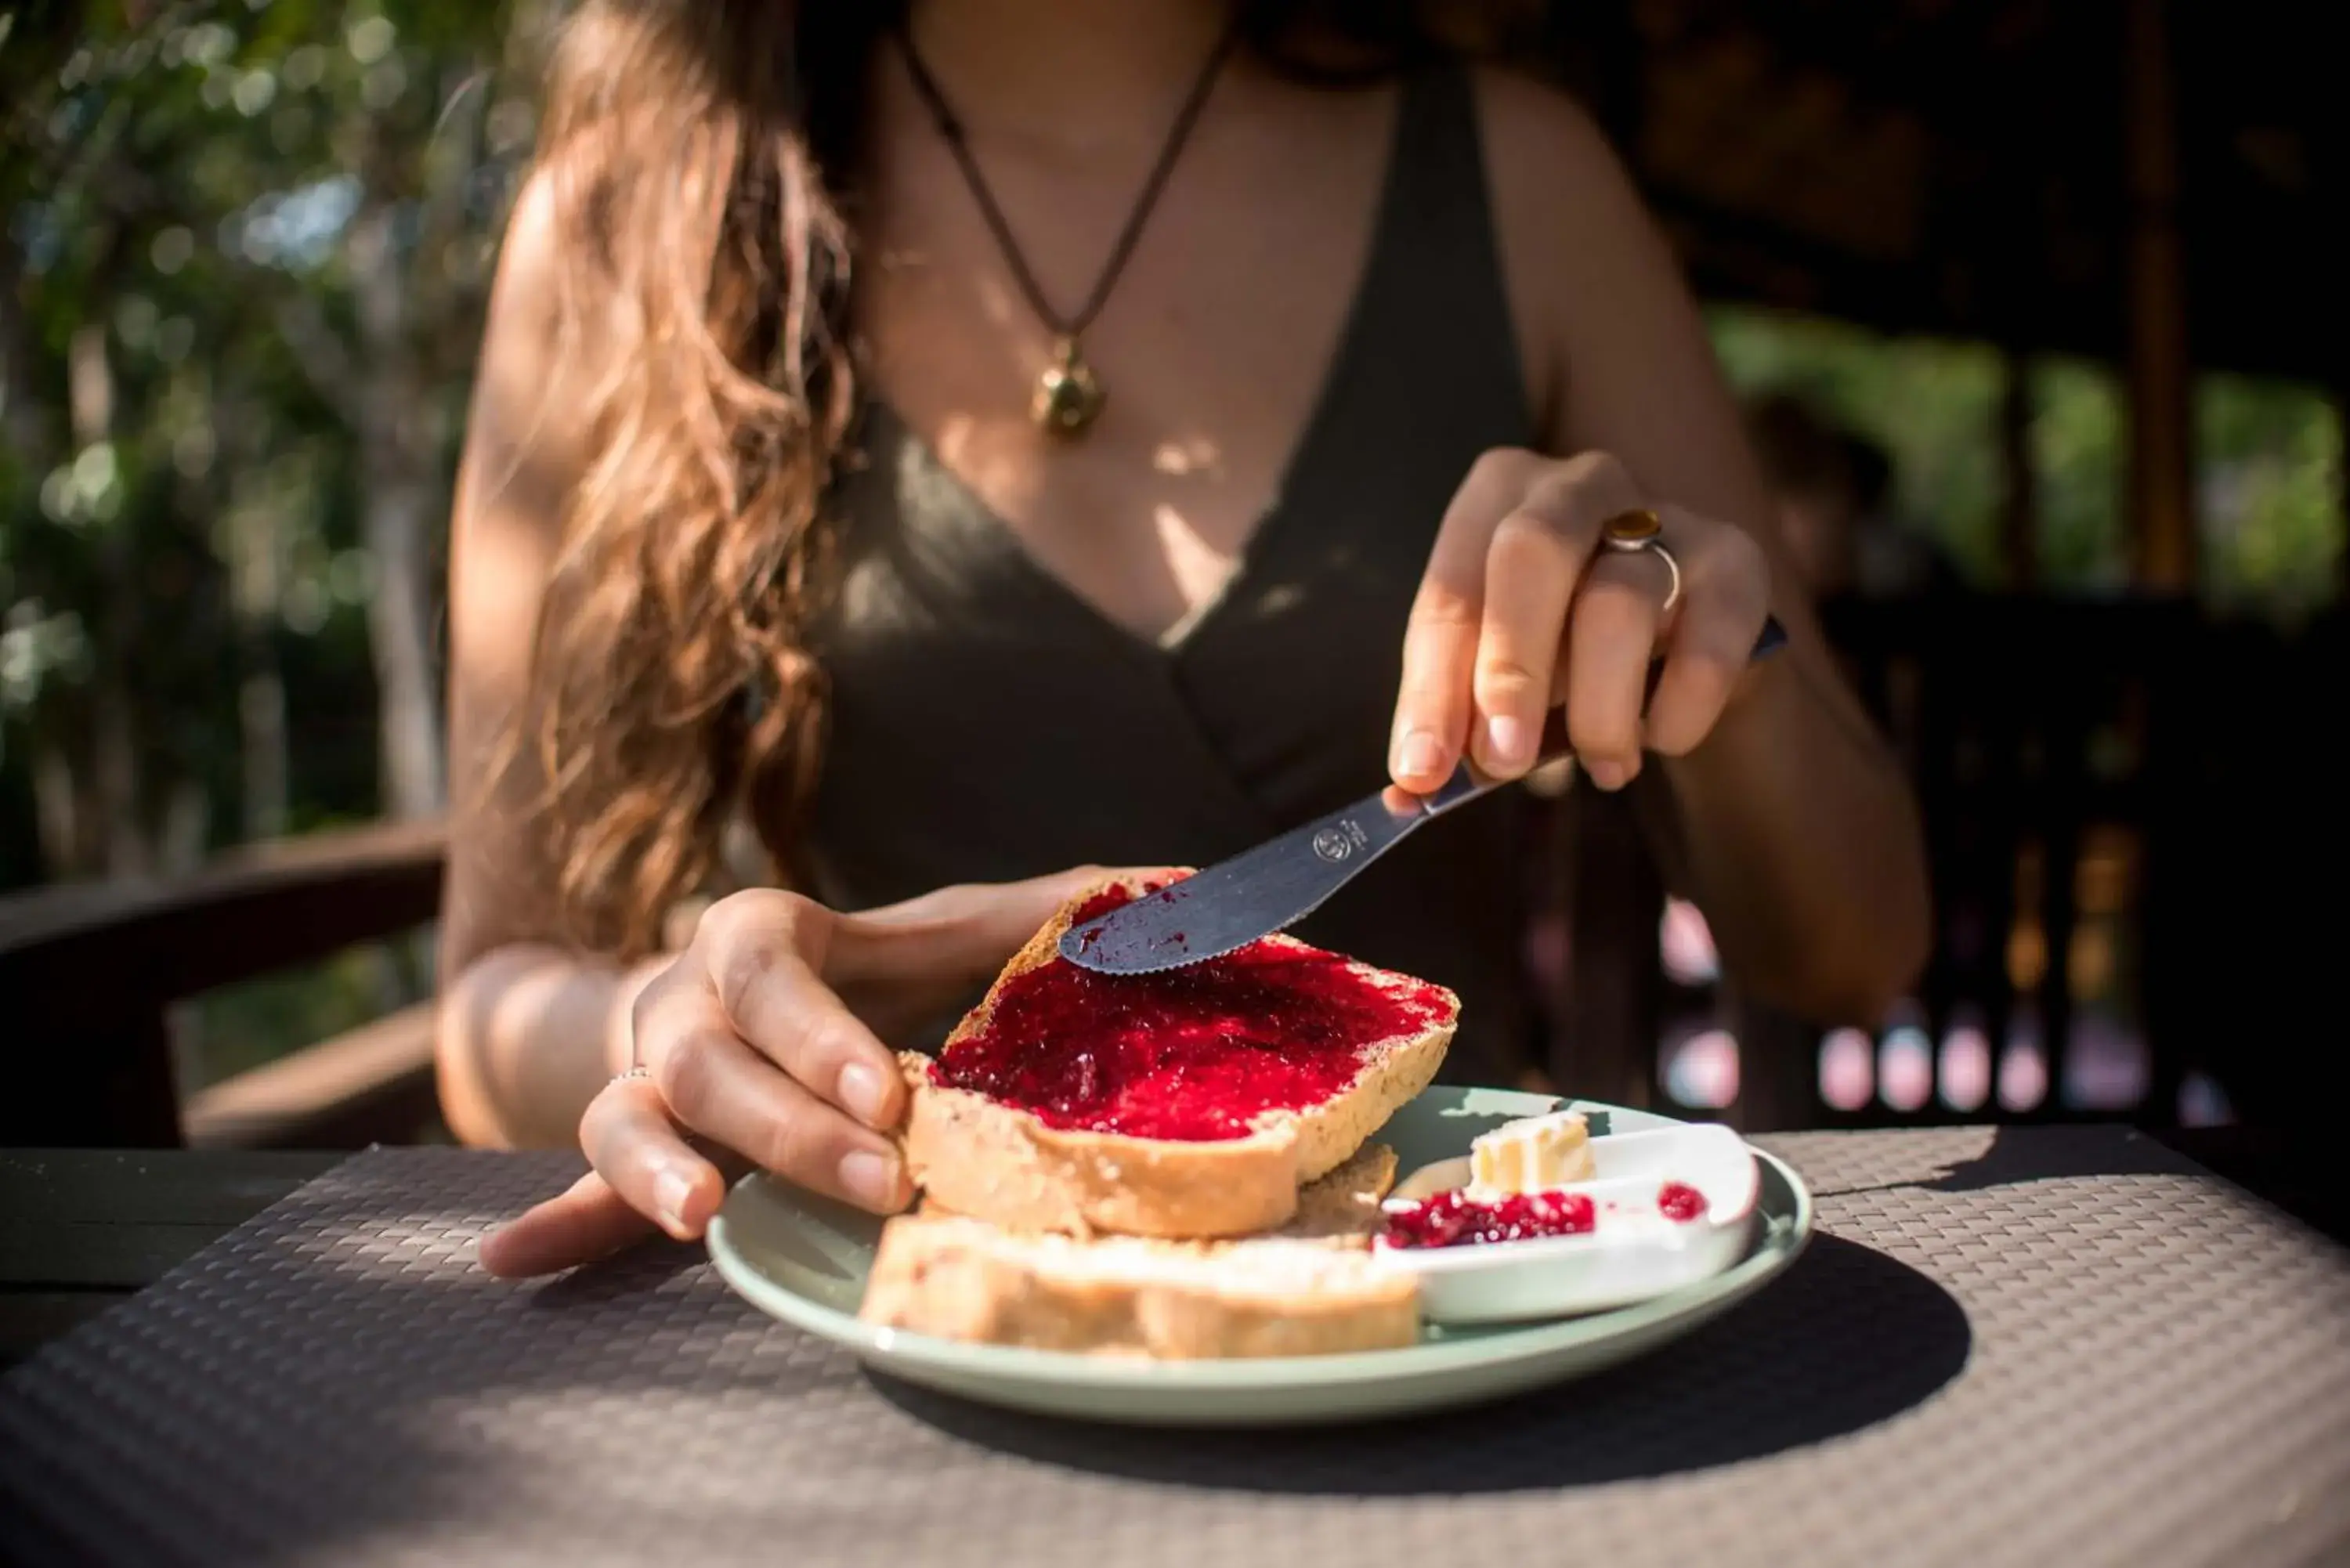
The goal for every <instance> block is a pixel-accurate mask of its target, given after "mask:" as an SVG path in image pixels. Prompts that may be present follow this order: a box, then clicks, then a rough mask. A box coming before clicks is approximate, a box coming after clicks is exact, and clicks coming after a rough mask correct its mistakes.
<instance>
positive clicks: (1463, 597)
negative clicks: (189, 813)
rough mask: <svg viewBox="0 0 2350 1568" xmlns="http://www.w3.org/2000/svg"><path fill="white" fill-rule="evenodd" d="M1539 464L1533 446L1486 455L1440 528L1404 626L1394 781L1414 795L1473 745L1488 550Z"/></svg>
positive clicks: (1440, 778) (1391, 761)
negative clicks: (1472, 712) (1528, 449)
mask: <svg viewBox="0 0 2350 1568" xmlns="http://www.w3.org/2000/svg"><path fill="white" fill-rule="evenodd" d="M1540 462H1541V460H1540V459H1539V458H1536V457H1535V456H1534V454H1532V453H1530V452H1516V451H1509V450H1503V451H1495V452H1487V453H1486V454H1485V455H1484V456H1482V457H1481V458H1479V459H1478V460H1477V462H1476V464H1475V465H1474V466H1473V467H1472V468H1471V469H1470V471H1469V477H1468V478H1467V479H1466V480H1464V481H1463V482H1462V483H1461V489H1460V491H1459V492H1458V493H1455V494H1454V496H1453V498H1452V504H1451V506H1449V507H1447V508H1446V509H1445V514H1444V521H1443V523H1442V524H1441V525H1440V527H1439V528H1438V530H1437V534H1436V543H1435V545H1434V546H1433V547H1432V548H1431V549H1430V552H1429V560H1428V570H1427V572H1426V573H1425V575H1423V576H1422V577H1421V578H1420V584H1419V594H1418V595H1417V596H1416V597H1414V599H1413V601H1412V607H1411V618H1410V620H1409V622H1408V623H1407V624H1406V625H1405V628H1404V636H1403V679H1402V682H1401V684H1400V686H1399V689H1398V691H1397V695H1396V718H1395V732H1394V741H1393V742H1392V744H1391V746H1390V748H1389V753H1388V771H1389V773H1390V774H1392V776H1393V777H1394V779H1395V782H1396V783H1397V784H1400V785H1401V786H1402V787H1403V788H1405V789H1407V790H1409V791H1412V792H1413V793H1415V794H1426V793H1427V792H1429V791H1430V790H1432V789H1434V788H1436V787H1437V786H1438V785H1439V784H1442V783H1443V782H1444V781H1445V779H1446V778H1447V777H1449V776H1450V775H1451V772H1452V769H1453V766H1454V764H1455V763H1458V762H1459V761H1460V758H1461V749H1462V747H1463V745H1464V744H1465V743H1466V742H1467V739H1468V733H1469V719H1470V709H1471V701H1472V700H1473V692H1472V691H1471V685H1472V680H1473V677H1474V674H1475V670H1476V662H1477V632H1478V625H1479V622H1480V620H1481V619H1482V615H1483V612H1484V597H1485V556H1486V553H1487V550H1488V547H1489V546H1490V545H1491V544H1492V537H1493V531H1494V529H1495V528H1496V527H1498V526H1499V525H1500V524H1501V521H1502V519H1503V517H1505V516H1507V515H1508V514H1509V513H1510V512H1511V510H1512V509H1513V507H1515V506H1516V505H1517V504H1518V502H1519V501H1520V500H1521V499H1522V498H1523V496H1524V494H1525V492H1526V487H1527V483H1528V482H1529V480H1530V479H1531V478H1532V476H1533V474H1534V471H1535V469H1536V468H1537V467H1538V466H1539V464H1540Z"/></svg>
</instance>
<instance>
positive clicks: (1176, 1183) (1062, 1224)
mask: <svg viewBox="0 0 2350 1568" xmlns="http://www.w3.org/2000/svg"><path fill="white" fill-rule="evenodd" d="M1116 885H1118V884H1104V887H1105V888H1107V887H1110V886H1116ZM1127 887H1128V891H1130V892H1139V891H1140V889H1139V888H1138V887H1135V886H1133V885H1131V884H1128V885H1127ZM1102 890H1103V889H1102V888H1094V889H1089V890H1088V891H1087V893H1086V894H1084V895H1082V896H1081V897H1079V898H1074V899H1072V900H1070V902H1069V903H1068V904H1067V905H1066V906H1065V907H1064V908H1063V909H1061V910H1060V912H1059V913H1058V914H1057V915H1055V917H1054V919H1052V920H1051V921H1049V922H1048V923H1047V924H1046V925H1045V929H1043V930H1041V931H1039V932H1037V933H1036V936H1035V939H1034V940H1031V941H1030V942H1029V944H1028V945H1027V946H1026V947H1025V948H1024V949H1022V950H1021V951H1020V953H1019V954H1018V955H1017V956H1016V957H1014V959H1013V961H1012V962H1011V963H1009V964H1008V965H1006V966H1005V968H1004V971H1003V975H1002V976H1001V977H999V978H998V980H997V981H996V984H995V987H994V989H993V990H991V991H990V992H989V994H988V997H987V999H986V1000H984V1001H983V1002H981V1003H980V1004H979V1006H978V1007H976V1008H974V1009H973V1010H972V1013H971V1015H970V1016H969V1017H968V1018H966V1019H964V1020H963V1022H962V1024H961V1025H960V1026H958V1027H957V1029H956V1030H955V1032H954V1033H952V1034H951V1035H950V1036H949V1037H948V1039H947V1048H948V1049H951V1048H952V1047H953V1045H954V1044H955V1042H956V1041H958V1040H961V1039H962V1038H964V1037H965V1036H967V1035H969V1034H972V1033H976V1032H977V1031H979V1030H980V1029H983V1028H984V1027H985V1026H986V1023H987V1021H988V1018H989V1016H990V1012H991V1008H992V1005H993V1002H994V999H995V997H996V995H997V994H998V992H1000V991H1001V990H1002V988H1003V985H1004V984H1005V983H1006V982H1007V981H1011V980H1013V979H1014V978H1015V977H1017V976H1019V975H1021V974H1023V973H1025V972H1026V971H1029V970H1031V969H1034V968H1036V967H1037V966H1039V965H1041V964H1045V963H1052V962H1057V961H1060V960H1059V958H1058V949H1057V944H1058V942H1059V940H1060V937H1061V933H1062V932H1063V931H1065V930H1066V929H1068V927H1069V926H1070V924H1071V923H1072V921H1073V919H1074V917H1075V916H1076V912H1077V910H1078V909H1082V908H1083V907H1084V906H1085V905H1086V903H1087V901H1089V900H1090V899H1091V898H1094V897H1095V896H1097V894H1098V893H1099V892H1101V891H1102ZM1266 940H1268V941H1271V942H1274V943H1285V944H1289V945H1292V946H1295V947H1297V948H1299V949H1300V950H1306V949H1305V944H1303V943H1298V942H1295V941H1293V940H1292V939H1290V938H1287V937H1279V936H1276V937H1271V938H1268V939H1266ZM1354 968H1355V970H1356V971H1357V973H1359V974H1360V975H1362V976H1363V977H1365V978H1366V979H1367V980H1369V981H1371V982H1372V983H1374V984H1376V985H1379V986H1381V987H1382V988H1390V989H1392V988H1401V987H1405V986H1414V985H1417V984H1418V983H1419V982H1416V981H1411V980H1409V978H1407V977H1405V976H1401V975H1394V974H1389V973H1388V972H1387V971H1381V970H1377V969H1373V968H1372V967H1370V966H1369V965H1367V964H1357V965H1355V966H1354ZM1439 989H1440V988H1439ZM1440 996H1441V998H1442V1000H1443V1003H1444V1005H1443V1010H1442V1013H1441V1016H1440V1020H1439V1021H1438V1022H1437V1023H1433V1024H1431V1025H1430V1026H1429V1027H1427V1028H1425V1029H1422V1030H1419V1032H1417V1033H1412V1034H1408V1035H1399V1036H1397V1037H1394V1038H1391V1039H1387V1040H1381V1041H1377V1042H1373V1043H1371V1044H1369V1045H1367V1048H1366V1049H1365V1050H1364V1051H1363V1054H1362V1064H1361V1067H1360V1069H1359V1070H1358V1071H1357V1074H1356V1075H1355V1077H1354V1079H1353V1081H1352V1082H1350V1083H1349V1084H1347V1085H1346V1086H1345V1087H1344V1088H1343V1089H1341V1090H1340V1091H1339V1092H1338V1093H1336V1094H1335V1095H1332V1096H1329V1097H1328V1098H1326V1099H1325V1100H1323V1101H1321V1102H1319V1103H1317V1104H1315V1105H1313V1106H1306V1107H1305V1108H1304V1109H1301V1110H1273V1111H1266V1112H1263V1113H1262V1114H1261V1115H1259V1116H1257V1117H1256V1118H1255V1120H1254V1122H1253V1124H1252V1127H1251V1130H1250V1132H1249V1133H1248V1134H1247V1135H1246V1136H1245V1137H1237V1138H1227V1139H1222V1140H1217V1141H1212V1142H1191V1141H1184V1140H1177V1139H1168V1138H1154V1137H1134V1136H1131V1135H1128V1134H1123V1133H1109V1132H1093V1131H1074V1130H1069V1129H1066V1128H1059V1127H1051V1126H1048V1125H1047V1124H1046V1123H1045V1121H1044V1120H1043V1119H1042V1118H1040V1117H1038V1116H1036V1115H1035V1114H1034V1113H1033V1112H1030V1111H1028V1110H1025V1109H1024V1108H1022V1107H1020V1106H1014V1105H1010V1104H1007V1103H1004V1102H1003V1101H999V1100H995V1099H992V1098H990V1097H988V1096H984V1095H981V1094H977V1093H974V1092H972V1091H970V1090H966V1089H957V1088H950V1087H947V1086H944V1085H941V1084H939V1083H938V1082H937V1081H936V1079H935V1078H934V1077H933V1075H932V1072H931V1060H930V1058H928V1057H926V1056H922V1055H919V1054H914V1053H907V1054H905V1055H904V1056H903V1057H902V1058H901V1061H902V1064H903V1066H904V1070H905V1074H906V1078H907V1082H908V1084H909V1085H910V1087H911V1089H912V1105H911V1106H910V1110H909V1111H908V1114H907V1120H906V1131H905V1149H906V1163H907V1167H908V1169H909V1171H910V1174H911V1175H912V1177H913V1179H914V1181H915V1183H916V1184H917V1185H918V1186H920V1188H921V1189H922V1190H923V1192H924V1193H925V1194H926V1196H928V1197H929V1198H931V1199H935V1200H936V1202H937V1203H938V1204H939V1205H940V1206H941V1207H943V1208H945V1209H947V1210H951V1211H952V1212H953V1213H955V1214H957V1215H961V1216H968V1217H970V1218H972V1219H976V1220H986V1221H989V1222H991V1223H993V1224H994V1225H997V1226H1000V1227H1002V1228H1003V1229H1004V1230H1007V1231H1058V1232H1063V1233H1066V1234H1072V1235H1089V1234H1093V1233H1095V1232H1102V1231H1107V1232H1111V1233H1122V1234H1128V1235H1135V1236H1159V1237H1176V1238H1187V1239H1199V1238H1213V1237H1233V1236H1246V1235H1252V1234H1255V1233H1259V1232H1263V1231H1272V1230H1275V1229H1278V1228H1279V1227H1281V1226H1283V1225H1284V1224H1286V1223H1287V1222H1288V1221H1289V1220H1291V1219H1292V1217H1293V1216H1294V1215H1295V1213H1296V1211H1297V1203H1298V1189H1299V1188H1300V1187H1301V1186H1303V1185H1305V1184H1306V1183H1309V1182H1311V1181H1313V1180H1315V1179H1316V1178H1318V1177H1320V1176H1322V1175H1324V1174H1326V1172H1329V1171H1331V1170H1334V1169H1336V1168H1337V1167H1339V1166H1340V1165H1342V1164H1344V1163H1345V1162H1346V1161H1347V1159H1348V1158H1351V1157H1352V1156H1353V1155H1354V1154H1355V1153H1356V1152H1357V1150H1358V1149H1360V1148H1361V1147H1363V1145H1364V1143H1365V1142H1366V1141H1367V1139H1368V1138H1369V1137H1370V1136H1371V1135H1372V1134H1373V1133H1375V1132H1377V1131H1378V1129H1379V1128H1380V1127H1382V1126H1384V1125H1385V1124H1386V1122H1387V1120H1388V1117H1389V1116H1393V1115H1394V1114H1395V1112H1396V1110H1397V1109H1398V1108H1399V1106H1402V1105H1403V1104H1404V1103H1405V1102H1406V1101H1408V1100H1409V1099H1410V1098H1411V1097H1412V1096H1415V1095H1417V1094H1419V1092H1420V1090H1422V1089H1424V1088H1426V1087H1427V1086H1428V1085H1429V1084H1430V1081H1431V1080H1432V1079H1434V1077H1435V1076H1436V1070H1437V1068H1438V1067H1439V1066H1440V1064H1442V1062H1443V1060H1444V1053H1445V1050H1446V1048H1447V1047H1448V1046H1449V1045H1450V1044H1451V1040H1452V1032H1453V1028H1454V1025H1455V1023H1456V1022H1457V1020H1458V1017H1459V1012H1460V1003H1459V999H1458V998H1456V997H1454V996H1453V995H1452V993H1451V992H1449V991H1441V990H1440Z"/></svg>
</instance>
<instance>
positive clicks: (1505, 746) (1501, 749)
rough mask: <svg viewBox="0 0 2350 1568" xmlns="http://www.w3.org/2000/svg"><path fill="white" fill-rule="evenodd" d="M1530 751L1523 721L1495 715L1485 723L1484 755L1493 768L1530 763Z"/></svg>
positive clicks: (1506, 715)
mask: <svg viewBox="0 0 2350 1568" xmlns="http://www.w3.org/2000/svg"><path fill="white" fill-rule="evenodd" d="M1532 750H1533V748H1531V747H1530V746H1529V745H1528V744H1527V743H1526V722H1525V721H1524V720H1523V719H1515V718H1512V717H1511V716H1510V715H1508V714H1506V713H1497V714H1495V715H1494V716H1493V717H1492V718H1490V719H1488V720H1486V721H1485V755H1486V759H1487V760H1488V761H1490V762H1492V763H1493V764H1494V765H1495V766H1497V767H1504V768H1514V767H1517V766H1519V765H1521V764H1522V763H1529V762H1532V761H1533V760H1534V758H1533V756H1532V755H1531V753H1532Z"/></svg>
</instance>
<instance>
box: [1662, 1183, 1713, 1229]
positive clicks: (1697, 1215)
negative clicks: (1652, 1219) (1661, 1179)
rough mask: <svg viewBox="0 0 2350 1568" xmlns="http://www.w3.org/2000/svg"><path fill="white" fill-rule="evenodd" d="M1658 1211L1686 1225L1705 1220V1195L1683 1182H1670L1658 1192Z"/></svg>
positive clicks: (1669, 1218) (1667, 1217)
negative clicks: (1691, 1221)
mask: <svg viewBox="0 0 2350 1568" xmlns="http://www.w3.org/2000/svg"><path fill="white" fill-rule="evenodd" d="M1657 1211H1658V1212H1659V1213H1660V1214H1662V1215H1663V1216H1664V1217H1665V1218H1666V1219H1668V1220H1679V1221H1680V1222H1681V1223H1682V1224H1684V1225H1686V1224H1688V1223H1689V1222H1690V1220H1702V1219H1704V1218H1705V1194H1704V1193H1702V1192H1700V1191H1699V1190H1698V1189H1696V1188H1694V1187H1690V1186H1689V1185H1687V1184H1685V1183H1683V1182H1679V1181H1668V1182H1666V1183H1665V1185H1664V1186H1663V1187H1662V1188H1660V1189H1659V1190H1658V1192H1657Z"/></svg>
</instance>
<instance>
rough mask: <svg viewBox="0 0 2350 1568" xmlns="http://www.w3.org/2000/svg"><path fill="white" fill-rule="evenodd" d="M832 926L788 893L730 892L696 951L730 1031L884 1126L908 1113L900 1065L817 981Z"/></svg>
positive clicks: (828, 916) (826, 914)
mask: <svg viewBox="0 0 2350 1568" xmlns="http://www.w3.org/2000/svg"><path fill="white" fill-rule="evenodd" d="M836 928H837V917H836V916H834V915H833V914H832V913H831V912H830V911H829V910H827V909H823V908H822V907H821V906H819V905H816V904H814V903H811V902H809V901H808V900H807V899H806V898H798V897H796V896H795V895H793V894H789V893H776V892H765V893H738V894H736V895H735V896H734V897H733V898H725V899H722V900H721V901H720V902H718V903H716V904H713V905H712V906H711V909H710V912H709V913H708V914H706V915H704V916H703V917H702V929H700V930H699V931H698V932H697V933H696V934H695V937H694V945H695V947H696V948H697V949H699V950H701V952H702V961H703V965H704V972H706V973H707V974H708V975H709V976H710V980H711V983H712V986H713V987H714V988H715V992H716V996H717V999H718V1005H719V1007H720V1008H721V1009H722V1010H723V1012H724V1013H725V1017H726V1022H727V1023H728V1024H729V1025H731V1026H732V1028H733V1033H736V1034H739V1035H741V1036H742V1037H743V1040H745V1041H747V1042H748V1043H749V1044H751V1046H752V1047H753V1048H754V1049H755V1050H756V1051H758V1053H759V1054H761V1055H763V1056H764V1057H766V1058H767V1059H768V1060H769V1061H771V1062H773V1063H775V1065H776V1066H778V1067H781V1068H782V1069H783V1070H784V1071H785V1073H786V1074H788V1075H790V1076H792V1077H793V1078H794V1079H795V1080H797V1081H798V1082H799V1084H800V1085H802V1086H803V1087H804V1088H806V1089H807V1090H808V1091H809V1092H810V1093H812V1094H815V1095H816V1096H821V1097H822V1098H824V1099H826V1100H827V1101H829V1102H830V1103H832V1104H833V1105H836V1106H839V1107H840V1108H841V1109H842V1110H844V1111H847V1113H848V1114H849V1115H850V1116H855V1117H856V1118H857V1119H858V1120H859V1121H861V1122H863V1123H864V1124H865V1125H866V1126H868V1127H876V1128H881V1129H887V1128H889V1127H895V1126H897V1125H898V1122H899V1118H900V1117H902V1116H904V1115H905V1109H906V1084H905V1079H904V1077H903V1075H901V1074H900V1073H899V1069H898V1059H897V1057H896V1056H895V1055H893V1054H891V1053H890V1051H889V1048H888V1047H887V1046H885V1045H883V1044H881V1042H880V1041H879V1039H878V1038H876V1037H875V1035H874V1033H873V1032H872V1031H871V1030H869V1029H868V1028H867V1027H866V1026H865V1025H864V1023H861V1022H860V1021H859V1020H858V1017H857V1015H856V1014H855V1013H853V1012H850V1011H849V1010H848V1006H847V1003H845V1002H842V1001H841V1000H840V998H839V997H838V996H837V995H835V994H834V993H833V992H832V989H831V988H830V987H829V986H827V985H826V984H825V983H824V981H822V980H820V979H819V978H817V971H818V969H819V968H820V967H821V966H822V965H823V964H824V963H825V962H826V960H827V949H828V948H829V946H830V944H831V940H832V936H833V932H834V930H835V929H836ZM672 1103H674V1102H672ZM743 1152H744V1153H746V1154H747V1153H750V1152H752V1151H750V1150H748V1149H745V1150H744V1151H743Z"/></svg>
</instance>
